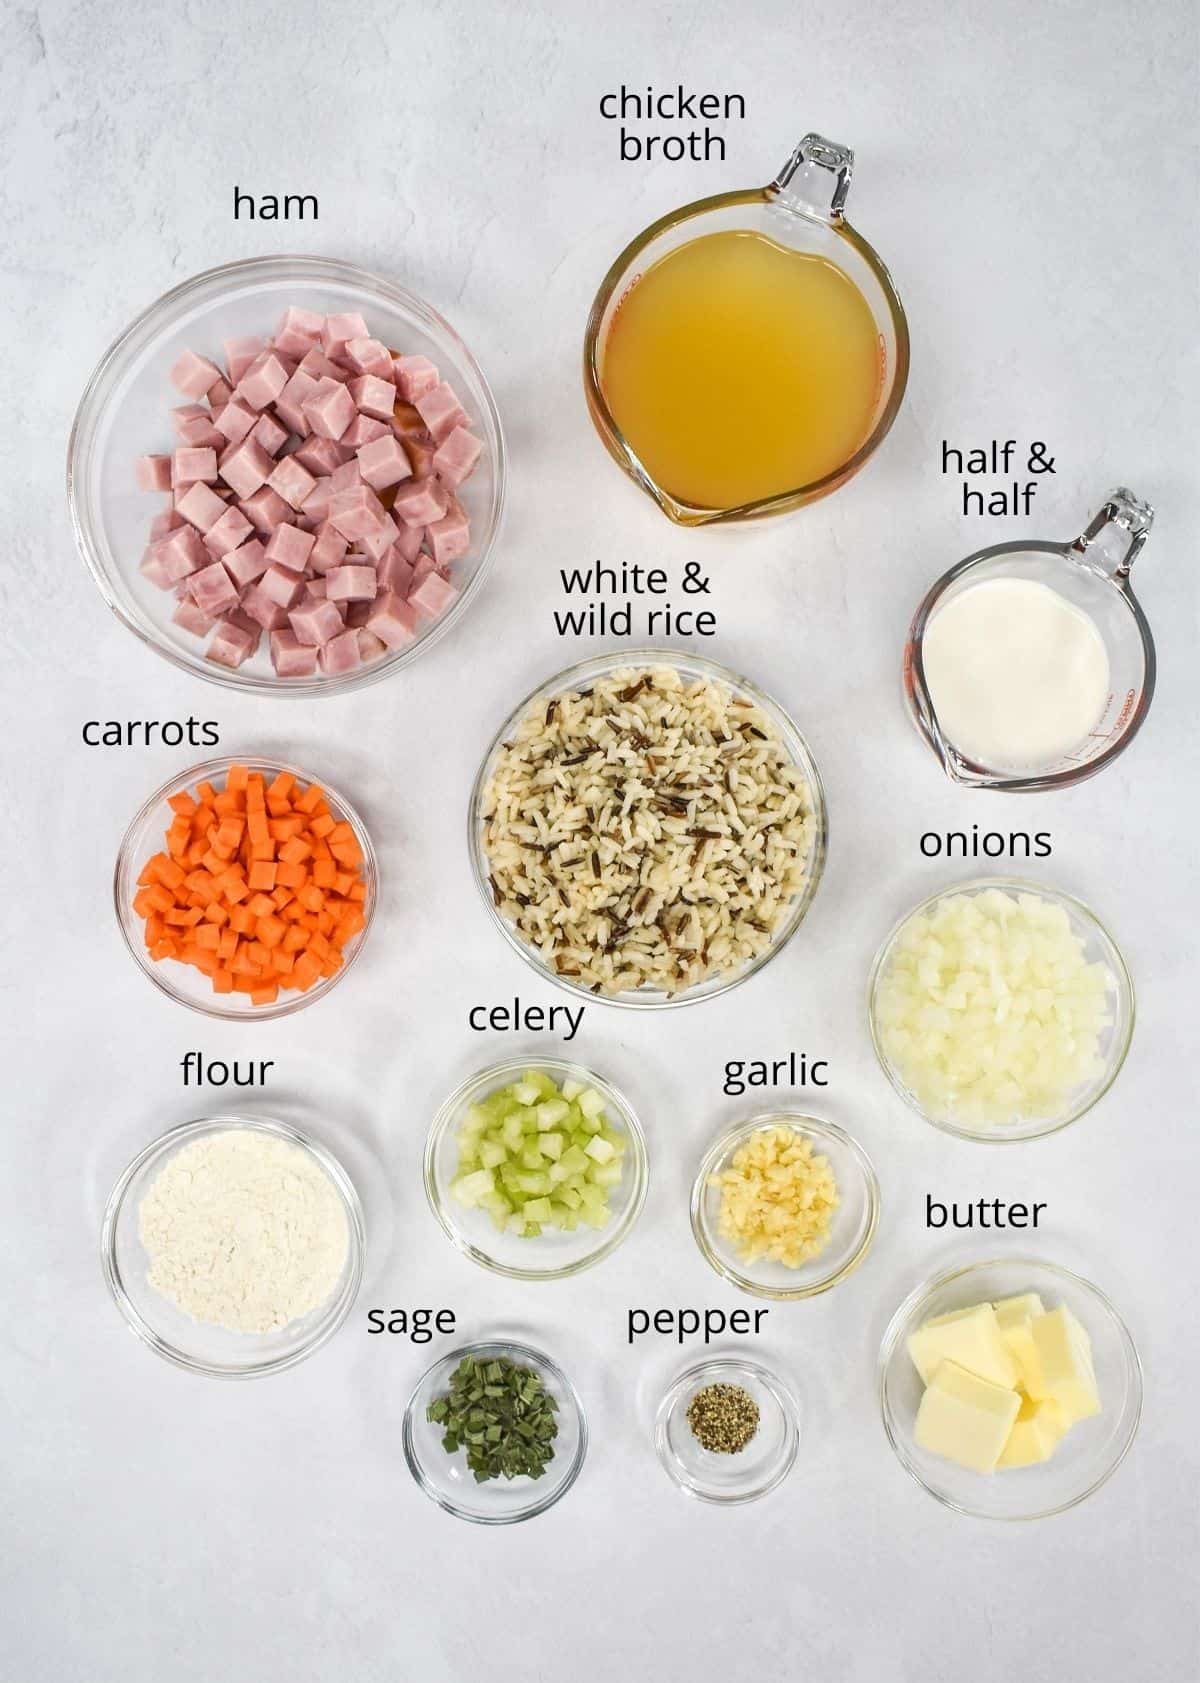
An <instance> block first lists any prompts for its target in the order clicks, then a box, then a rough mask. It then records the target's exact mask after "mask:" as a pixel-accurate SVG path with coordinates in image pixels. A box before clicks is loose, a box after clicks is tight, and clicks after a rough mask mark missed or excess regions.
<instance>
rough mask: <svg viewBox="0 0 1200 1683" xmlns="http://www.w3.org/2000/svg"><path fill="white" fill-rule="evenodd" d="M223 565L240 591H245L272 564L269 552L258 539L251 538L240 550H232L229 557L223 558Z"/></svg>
mask: <svg viewBox="0 0 1200 1683" xmlns="http://www.w3.org/2000/svg"><path fill="white" fill-rule="evenodd" d="M221 565H222V566H223V567H224V569H225V571H226V572H227V573H228V574H229V576H230V578H231V579H232V580H233V582H234V584H236V585H237V587H238V589H239V590H245V588H246V586H247V585H248V584H253V583H254V581H255V579H260V578H261V577H262V576H263V574H264V573H265V572H266V570H267V567H268V566H269V565H270V563H269V562H268V560H267V552H266V550H265V549H264V548H263V546H262V544H261V543H260V541H259V540H258V538H251V539H250V540H249V541H248V542H247V543H244V544H242V545H240V547H239V548H237V549H233V550H230V552H229V554H228V555H224V556H222V557H221Z"/></svg>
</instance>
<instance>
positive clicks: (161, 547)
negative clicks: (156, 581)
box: [155, 504, 224, 584]
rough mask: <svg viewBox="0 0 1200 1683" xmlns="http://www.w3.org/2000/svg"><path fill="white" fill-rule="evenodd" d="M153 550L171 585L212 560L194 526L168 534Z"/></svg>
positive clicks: (184, 527)
mask: <svg viewBox="0 0 1200 1683" xmlns="http://www.w3.org/2000/svg"><path fill="white" fill-rule="evenodd" d="M222 507H224V504H222ZM155 549H156V551H157V554H158V557H159V559H160V561H161V562H162V565H163V567H164V569H165V571H166V575H167V578H168V580H169V581H170V582H171V583H172V584H175V583H177V582H178V581H179V580H180V579H185V578H187V577H188V576H189V574H191V573H195V572H198V571H199V570H200V568H201V567H207V566H208V564H209V562H210V561H211V560H212V556H211V555H209V553H208V551H207V550H206V549H205V547H204V545H203V544H202V543H201V542H200V536H199V533H198V532H197V531H196V528H195V527H194V526H180V527H179V528H178V529H177V530H176V531H174V532H168V534H167V536H166V537H165V538H161V539H160V540H159V542H158V543H157V544H156V545H155Z"/></svg>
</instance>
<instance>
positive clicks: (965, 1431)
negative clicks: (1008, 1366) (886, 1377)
mask: <svg viewBox="0 0 1200 1683" xmlns="http://www.w3.org/2000/svg"><path fill="white" fill-rule="evenodd" d="M1020 1406H1021V1399H1020V1397H1019V1396H1018V1395H1017V1393H1016V1392H1015V1391H1012V1390H1009V1389H1007V1388H1006V1387H1005V1386H1003V1385H993V1384H992V1382H991V1381H990V1380H989V1379H981V1378H980V1377H979V1375H978V1374H977V1373H971V1372H969V1371H968V1370H967V1369H966V1368H965V1367H960V1366H959V1365H958V1363H957V1362H952V1361H943V1362H942V1363H941V1364H940V1366H939V1367H938V1369H937V1372H936V1373H935V1374H934V1376H933V1378H932V1379H931V1380H930V1382H929V1385H928V1387H927V1389H926V1391H925V1395H924V1396H923V1397H922V1398H921V1406H920V1408H919V1409H918V1410H917V1420H916V1425H915V1427H914V1428H913V1436H914V1438H915V1440H916V1442H917V1443H918V1444H919V1445H920V1447H921V1448H922V1449H927V1450H929V1452H930V1454H931V1455H941V1456H943V1457H944V1458H945V1459H946V1460H947V1461H955V1462H957V1463H958V1465H959V1466H960V1467H969V1468H970V1470H971V1471H972V1472H975V1473H992V1472H994V1471H995V1470H996V1465H997V1463H998V1462H999V1459H1000V1456H1001V1454H1002V1453H1003V1450H1004V1446H1005V1444H1006V1443H1007V1442H1008V1439H1009V1434H1010V1433H1011V1431H1012V1426H1013V1422H1014V1420H1015V1419H1016V1417H1017V1411H1018V1409H1019V1408H1020Z"/></svg>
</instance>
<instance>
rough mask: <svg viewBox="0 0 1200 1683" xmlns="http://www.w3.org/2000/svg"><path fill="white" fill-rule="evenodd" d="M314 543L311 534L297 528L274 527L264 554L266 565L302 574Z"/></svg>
mask: <svg viewBox="0 0 1200 1683" xmlns="http://www.w3.org/2000/svg"><path fill="white" fill-rule="evenodd" d="M316 541H317V540H316V539H315V538H314V537H313V535H312V533H311V532H302V531H301V530H300V528H299V527H298V526H276V528H275V530H274V531H273V532H272V533H271V538H270V542H269V543H268V544H267V547H266V550H265V552H264V553H265V554H266V557H267V564H268V566H276V567H286V568H287V570H288V572H289V573H302V572H303V571H304V569H305V567H307V565H308V558H309V554H310V553H311V551H312V547H313V545H314V544H315V543H316Z"/></svg>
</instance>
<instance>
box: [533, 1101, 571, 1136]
mask: <svg viewBox="0 0 1200 1683" xmlns="http://www.w3.org/2000/svg"><path fill="white" fill-rule="evenodd" d="M570 1108H571V1107H570V1105H567V1104H564V1103H563V1102H562V1100H561V1099H547V1100H546V1101H545V1103H544V1104H540V1105H538V1107H537V1125H538V1128H539V1129H540V1130H541V1131H542V1132H543V1133H544V1132H545V1131H546V1129H547V1128H556V1127H557V1126H558V1124H559V1123H560V1122H561V1121H562V1119H563V1117H564V1116H566V1115H567V1113H568V1111H569V1110H570Z"/></svg>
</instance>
